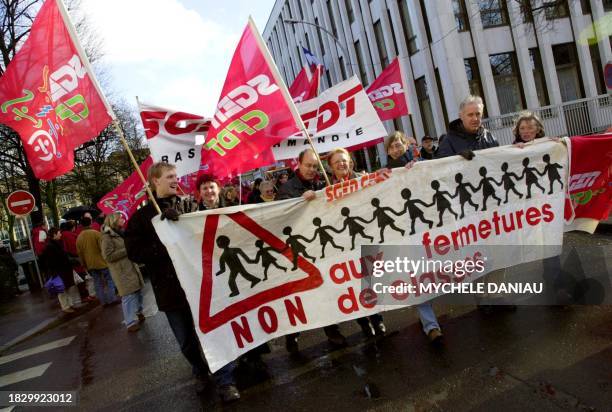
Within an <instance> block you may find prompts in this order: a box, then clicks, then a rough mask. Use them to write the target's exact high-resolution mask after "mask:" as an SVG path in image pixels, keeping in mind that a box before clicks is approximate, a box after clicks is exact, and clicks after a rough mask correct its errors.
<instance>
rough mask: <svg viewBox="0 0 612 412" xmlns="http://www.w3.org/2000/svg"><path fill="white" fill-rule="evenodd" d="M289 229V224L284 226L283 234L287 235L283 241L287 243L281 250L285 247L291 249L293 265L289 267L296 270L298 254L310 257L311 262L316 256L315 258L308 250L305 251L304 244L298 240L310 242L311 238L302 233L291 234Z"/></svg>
mask: <svg viewBox="0 0 612 412" xmlns="http://www.w3.org/2000/svg"><path fill="white" fill-rule="evenodd" d="M291 230H292V229H291V227H290V226H285V228H284V229H283V234H285V235H287V241H286V242H285V243H287V247H286V248H285V249H284V250H283V252H284V251H285V250H287V249H291V252H292V254H293V260H292V262H293V267H292V268H291V270H296V269H297V267H298V266H297V261H298V256H299V255H300V254H301V255H302V256H304V257H305V258H308V259H312V263H314V262H315V260H317V258H315V257H314V256H310V255H309V254H308V252H306V246H305V245H304V244H302V242H300V240H303V241H304V242H306V243H310V242H312V240H308V239H306V238H305V237H304V236H302V235H292V234H291Z"/></svg>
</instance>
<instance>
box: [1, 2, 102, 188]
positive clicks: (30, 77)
mask: <svg viewBox="0 0 612 412" xmlns="http://www.w3.org/2000/svg"><path fill="white" fill-rule="evenodd" d="M109 112H110V110H107V105H106V103H105V101H104V100H103V97H102V96H101V94H100V92H99V89H98V86H97V84H96V82H95V78H94V77H93V74H92V73H91V71H90V69H89V62H88V60H87V57H86V56H85V53H83V52H82V49H81V47H80V45H79V43H78V39H77V37H76V35H75V34H74V28H73V27H72V24H71V23H70V21H69V19H68V16H67V14H66V12H65V9H64V8H63V5H62V4H61V0H47V1H46V2H45V3H44V4H43V6H42V7H41V9H40V11H39V12H38V15H37V16H36V20H34V23H33V24H32V28H31V31H30V35H29V37H28V39H27V40H26V41H25V43H24V44H23V46H22V47H21V49H20V50H19V52H18V53H17V54H16V55H15V57H14V58H13V60H12V61H11V62H10V64H9V65H8V67H7V68H6V72H5V73H4V76H2V78H1V79H0V121H1V122H2V123H4V124H5V125H7V126H9V127H11V128H13V129H14V130H15V131H16V132H17V133H19V136H20V137H21V140H22V142H23V147H24V149H25V153H26V156H27V158H28V161H29V162H30V165H31V166H32V169H33V170H34V174H35V175H36V177H37V178H39V179H45V180H50V179H53V178H54V177H56V176H60V175H62V174H64V173H66V172H68V171H69V170H71V169H72V168H73V167H74V152H73V150H74V149H75V148H76V147H78V146H80V145H81V144H83V143H84V142H86V141H88V140H90V139H93V138H94V137H96V136H97V135H98V134H99V133H100V132H101V131H102V130H103V129H104V128H105V127H106V126H107V125H108V124H109V123H110V122H111V120H112V119H111V116H110V115H109Z"/></svg>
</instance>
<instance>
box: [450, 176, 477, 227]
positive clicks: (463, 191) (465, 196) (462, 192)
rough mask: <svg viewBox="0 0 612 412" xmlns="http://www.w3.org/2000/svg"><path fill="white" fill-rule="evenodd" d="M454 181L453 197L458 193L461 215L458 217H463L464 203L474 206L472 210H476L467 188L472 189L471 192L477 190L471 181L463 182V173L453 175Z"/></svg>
mask: <svg viewBox="0 0 612 412" xmlns="http://www.w3.org/2000/svg"><path fill="white" fill-rule="evenodd" d="M455 182H457V190H456V191H455V195H454V196H453V197H457V195H459V202H460V203H461V216H459V218H461V219H463V217H464V216H465V212H464V208H465V204H466V203H469V204H470V205H471V206H473V207H474V210H478V205H477V204H476V203H474V202H473V201H472V195H471V194H470V192H469V191H468V188H470V189H471V190H472V192H476V191H478V189H476V188H475V187H474V186H472V184H471V183H469V182H468V183H463V175H462V174H461V173H457V174H456V175H455Z"/></svg>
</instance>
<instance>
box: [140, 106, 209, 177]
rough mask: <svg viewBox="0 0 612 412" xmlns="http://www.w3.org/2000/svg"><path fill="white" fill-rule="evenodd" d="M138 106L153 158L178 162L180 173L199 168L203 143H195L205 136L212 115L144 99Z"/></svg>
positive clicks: (177, 171) (179, 174)
mask: <svg viewBox="0 0 612 412" xmlns="http://www.w3.org/2000/svg"><path fill="white" fill-rule="evenodd" d="M138 109H139V111H140V118H141V119H142V124H143V126H144V130H145V135H146V136H147V143H149V149H150V150H151V157H152V158H153V160H154V161H156V162H169V163H172V164H174V165H176V173H177V175H178V177H182V176H185V175H188V174H191V173H194V172H197V171H198V170H199V168H200V163H201V150H202V143H199V144H196V136H197V135H202V136H204V137H206V133H207V132H208V129H209V128H210V119H205V118H204V117H202V116H198V115H195V114H189V113H184V112H179V111H176V110H171V109H165V108H162V107H157V106H151V105H149V104H145V103H142V102H138ZM202 141H204V140H202Z"/></svg>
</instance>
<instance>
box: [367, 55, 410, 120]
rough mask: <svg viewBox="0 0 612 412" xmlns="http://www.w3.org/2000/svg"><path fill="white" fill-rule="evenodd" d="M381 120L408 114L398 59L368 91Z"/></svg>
mask: <svg viewBox="0 0 612 412" xmlns="http://www.w3.org/2000/svg"><path fill="white" fill-rule="evenodd" d="M366 93H367V94H368V97H369V98H370V101H371V102H372V104H373V105H374V108H375V109H376V112H377V113H378V117H380V120H391V119H395V118H397V117H400V116H404V115H407V114H408V105H407V103H406V95H405V87H404V83H403V82H402V73H401V68H400V64H399V60H398V59H397V57H396V58H395V60H393V61H392V62H391V63H390V64H389V65H388V66H387V68H386V69H385V70H383V72H382V73H381V74H380V76H378V77H377V78H376V80H374V82H373V83H372V84H371V85H370V87H368V89H367V90H366Z"/></svg>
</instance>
